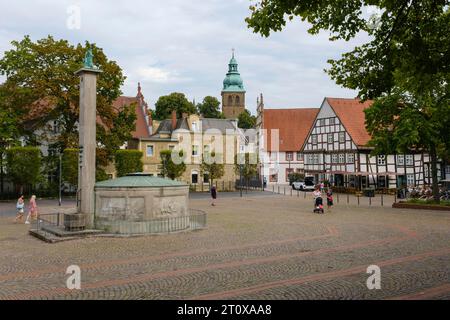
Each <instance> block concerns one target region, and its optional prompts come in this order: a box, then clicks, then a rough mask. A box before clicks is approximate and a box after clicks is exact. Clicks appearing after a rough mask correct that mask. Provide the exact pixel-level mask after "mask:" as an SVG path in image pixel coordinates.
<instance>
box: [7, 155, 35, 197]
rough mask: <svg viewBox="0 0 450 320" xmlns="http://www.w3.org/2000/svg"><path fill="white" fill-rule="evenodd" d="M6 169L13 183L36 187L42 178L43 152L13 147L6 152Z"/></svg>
mask: <svg viewBox="0 0 450 320" xmlns="http://www.w3.org/2000/svg"><path fill="white" fill-rule="evenodd" d="M6 169H7V174H8V177H9V178H10V179H11V181H12V182H13V183H14V184H16V185H17V186H20V188H21V189H23V187H24V186H25V185H34V184H36V183H38V182H39V180H40V177H41V151H40V150H39V148H36V147H12V148H9V149H8V150H6Z"/></svg>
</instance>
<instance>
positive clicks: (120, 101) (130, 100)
mask: <svg viewBox="0 0 450 320" xmlns="http://www.w3.org/2000/svg"><path fill="white" fill-rule="evenodd" d="M131 104H135V111H136V128H135V130H134V131H133V132H132V135H133V138H145V137H149V132H148V126H147V122H146V121H145V115H144V112H143V111H142V109H141V106H140V104H139V98H138V97H124V96H120V97H118V98H117V99H116V100H114V102H113V108H114V109H116V110H117V111H120V110H121V109H122V108H123V107H124V106H125V105H131Z"/></svg>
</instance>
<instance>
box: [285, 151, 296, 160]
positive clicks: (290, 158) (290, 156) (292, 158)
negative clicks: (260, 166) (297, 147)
mask: <svg viewBox="0 0 450 320" xmlns="http://www.w3.org/2000/svg"><path fill="white" fill-rule="evenodd" d="M293 160H294V153H293V152H286V161H293Z"/></svg>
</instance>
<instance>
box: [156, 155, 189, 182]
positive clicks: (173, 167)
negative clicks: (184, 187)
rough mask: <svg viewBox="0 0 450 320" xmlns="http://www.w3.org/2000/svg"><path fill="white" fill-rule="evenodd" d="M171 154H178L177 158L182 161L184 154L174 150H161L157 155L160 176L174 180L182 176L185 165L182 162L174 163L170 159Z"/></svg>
mask: <svg viewBox="0 0 450 320" xmlns="http://www.w3.org/2000/svg"><path fill="white" fill-rule="evenodd" d="M172 152H178V157H179V158H181V160H183V158H184V152H183V151H175V150H162V151H161V152H160V153H159V154H160V157H161V175H162V176H163V177H168V178H170V179H172V180H175V179H177V178H179V177H181V176H182V175H183V173H184V172H185V171H186V164H185V163H184V161H181V162H180V163H175V162H174V161H173V159H172Z"/></svg>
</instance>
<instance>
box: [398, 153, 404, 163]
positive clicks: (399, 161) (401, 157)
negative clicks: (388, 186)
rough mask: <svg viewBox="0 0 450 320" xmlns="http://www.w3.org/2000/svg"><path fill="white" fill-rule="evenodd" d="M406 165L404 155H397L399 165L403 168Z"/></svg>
mask: <svg viewBox="0 0 450 320" xmlns="http://www.w3.org/2000/svg"><path fill="white" fill-rule="evenodd" d="M404 164H405V156H404V155H402V154H399V155H397V165H399V166H403V165H404Z"/></svg>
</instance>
